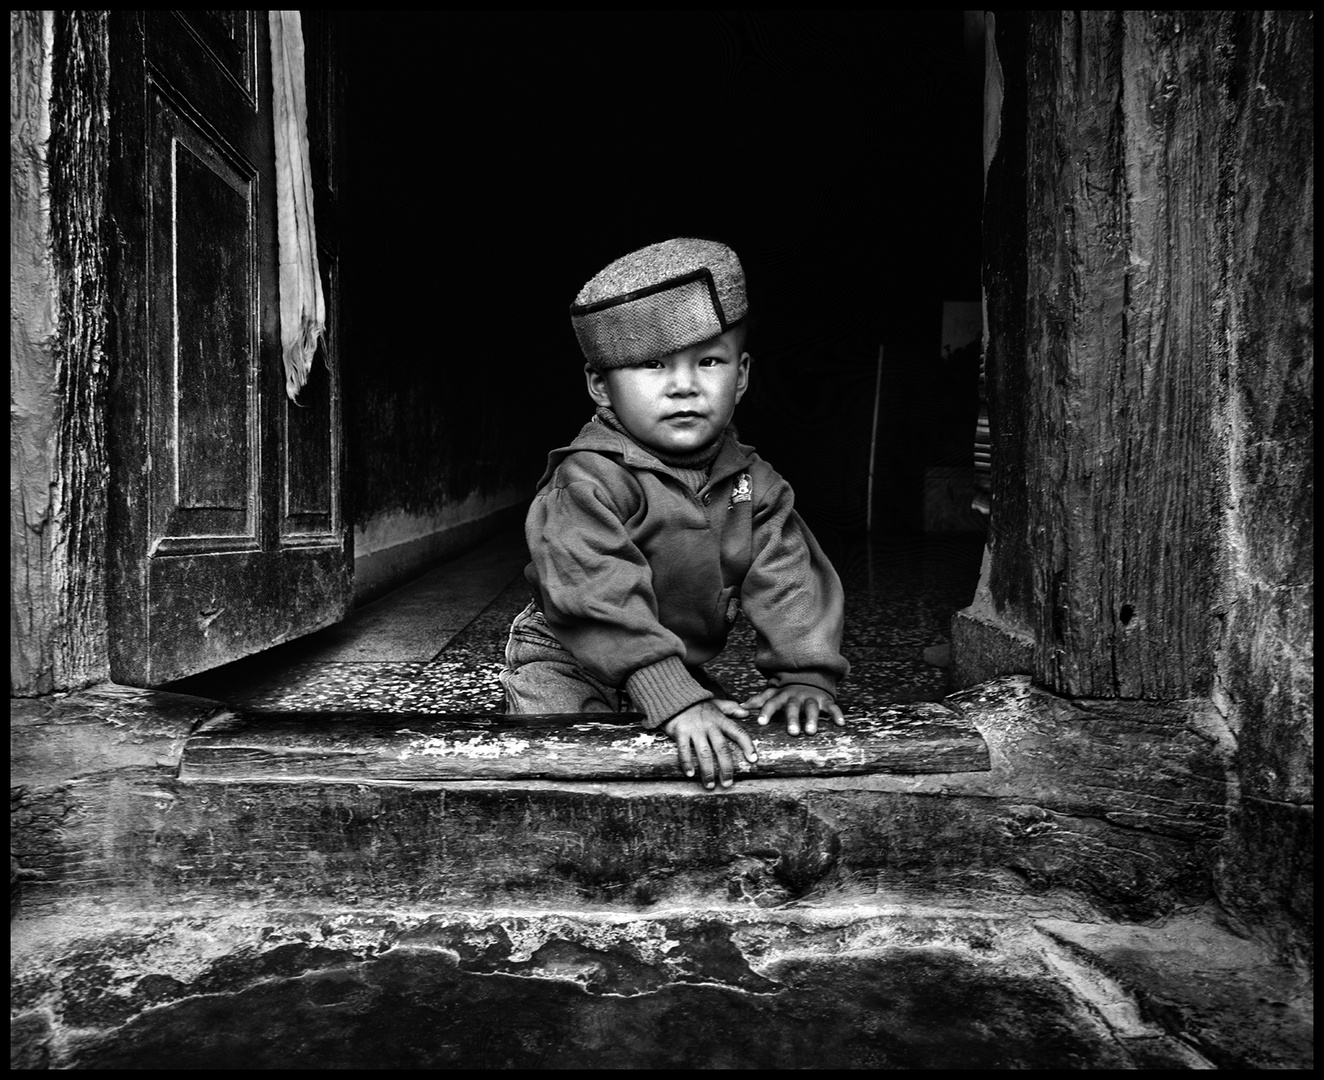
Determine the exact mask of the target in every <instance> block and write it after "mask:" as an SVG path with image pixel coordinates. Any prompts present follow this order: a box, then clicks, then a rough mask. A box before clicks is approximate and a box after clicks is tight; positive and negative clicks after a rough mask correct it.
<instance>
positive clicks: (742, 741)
mask: <svg viewBox="0 0 1324 1080" xmlns="http://www.w3.org/2000/svg"><path fill="white" fill-rule="evenodd" d="M748 715H749V713H748V712H747V711H746V710H745V709H744V708H743V707H741V706H740V705H737V704H736V703H735V702H734V701H725V700H710V701H700V702H698V703H697V704H695V705H691V706H690V707H689V708H688V709H686V710H685V711H684V712H681V713H677V714H676V715H675V716H673V717H672V718H671V719H670V720H668V721H667V722H666V723H665V724H663V725H662V730H663V731H665V732H666V733H667V735H668V736H670V738H671V739H672V740H674V741H675V743H676V750H677V753H678V754H679V755H680V771H681V772H683V773H684V774H685V775H686V776H693V775H694V770H695V763H696V762H697V764H698V770H699V781H700V783H702V784H703V786H704V787H706V788H712V786H713V783H714V780H715V779H716V780H720V781H721V783H722V787H730V786H731V785H732V784H733V783H734V782H735V772H736V764H735V758H734V757H733V756H732V751H731V744H732V743H735V744H736V745H737V746H739V747H740V749H741V750H743V751H744V754H745V760H746V761H750V762H754V761H757V760H758V753H757V752H756V751H755V750H754V740H753V739H751V738H750V737H749V735H748V734H747V733H746V732H745V729H744V727H743V726H741V725H740V724H738V723H736V720H735V719H734V718H744V717H746V716H748Z"/></svg>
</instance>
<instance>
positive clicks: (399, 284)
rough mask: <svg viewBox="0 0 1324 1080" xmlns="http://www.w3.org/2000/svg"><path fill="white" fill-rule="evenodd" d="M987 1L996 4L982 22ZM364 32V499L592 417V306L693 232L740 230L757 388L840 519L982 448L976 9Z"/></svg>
mask: <svg viewBox="0 0 1324 1080" xmlns="http://www.w3.org/2000/svg"><path fill="white" fill-rule="evenodd" d="M981 25H982V24H981ZM347 42H348V43H349V48H350V52H349V55H348V56H347V57H346V59H345V66H346V74H347V90H346V104H347V109H346V113H347V117H346V136H345V137H346V142H347V161H348V165H347V170H346V172H347V180H346V195H345V201H344V205H345V206H346V207H348V208H350V209H349V212H348V213H342V215H341V216H342V228H343V230H344V256H343V266H344V272H343V273H344V287H343V294H342V295H343V297H344V312H343V314H344V320H345V329H344V334H345V339H346V342H347V347H346V349H345V351H344V356H345V358H346V359H345V363H344V368H345V380H346V401H347V405H348V408H347V413H346V425H347V436H348V441H349V452H350V462H349V465H350V468H349V485H350V488H351V491H350V495H351V505H352V508H353V509H352V513H353V515H354V518H355V521H356V523H359V524H361V523H362V522H364V521H365V520H368V519H370V518H371V517H372V516H373V515H376V514H380V513H382V512H386V511H390V510H393V509H397V508H399V509H407V510H420V509H422V510H426V509H428V508H430V507H434V506H436V505H437V504H438V503H440V502H442V501H444V500H458V499H462V498H465V497H467V496H470V495H471V494H473V493H475V492H478V493H480V494H481V493H483V492H485V491H489V490H494V489H497V488H499V487H501V485H503V484H516V485H525V486H527V487H528V488H530V494H531V487H532V484H533V483H534V482H535V481H536V479H537V477H538V475H539V473H540V472H541V469H542V466H543V463H544V460H545V454H546V452H547V451H548V450H549V449H551V448H552V447H553V446H557V445H561V444H562V443H563V442H565V441H567V440H568V438H569V437H570V436H572V435H573V434H574V432H575V431H577V430H578V428H579V426H580V424H581V423H583V421H584V420H585V419H586V418H587V416H588V413H589V403H588V401H587V400H586V396H585V393H584V389H583V380H582V376H581V374H580V371H581V368H582V358H581V357H580V355H579V352H578V348H577V345H576V343H575V340H574V336H573V334H572V332H571V329H570V323H569V318H568V309H569V305H570V301H571V299H572V298H573V297H574V294H575V293H576V292H577V291H578V289H579V287H580V286H581V285H582V284H583V282H584V281H586V280H587V279H588V278H589V277H591V276H592V275H593V274H594V273H595V272H596V271H597V270H598V269H600V268H601V267H602V266H604V265H606V263H608V262H609V261H611V260H612V259H613V258H615V257H617V256H618V255H620V254H623V253H624V252H626V251H629V250H633V249H634V248H636V247H639V246H642V245H644V244H647V243H652V242H656V241H658V240H661V239H666V238H668V237H670V236H675V235H700V236H711V237H714V238H717V239H721V240H723V241H724V242H726V243H729V244H730V245H731V246H732V247H734V248H735V249H736V250H737V251H738V252H739V253H740V255H741V258H742V261H743V263H744V266H745V269H746V274H747V277H748V280H749V288H750V295H751V298H752V304H753V310H754V319H755V322H754V326H753V331H752V337H751V342H750V345H751V352H752V353H753V355H754V365H755V366H754V369H753V381H752V386H751V390H750V393H749V394H748V395H747V397H746V398H745V401H744V402H743V403H742V406H741V409H740V410H739V411H738V413H737V424H738V426H739V428H740V431H741V434H742V437H743V438H744V439H745V440H746V441H748V442H751V443H753V444H754V445H756V446H758V448H759V450H760V452H761V453H762V454H763V455H764V456H765V457H766V458H767V459H768V460H769V461H771V462H772V463H773V464H774V465H775V466H776V467H777V468H778V469H779V470H780V471H781V472H782V473H783V474H784V475H785V476H786V477H787V479H788V480H790V482H791V483H792V485H793V486H794V487H795V489H796V491H797V497H798V499H799V505H800V508H801V510H802V512H803V513H804V514H805V516H806V518H807V519H808V520H809V522H810V524H811V526H812V527H813V528H814V529H815V530H816V531H817V532H818V533H820V534H823V535H822V536H821V538H822V539H823V540H824V542H825V543H827V544H828V545H829V546H831V544H832V542H833V540H834V538H835V537H840V538H842V539H846V538H849V537H851V536H852V535H853V534H854V533H856V532H858V531H859V530H860V529H861V528H862V527H863V525H864V520H865V512H866V499H867V485H868V472H869V470H868V454H869V446H870V442H871V422H872V411H873V410H872V406H873V404H874V398H875V385H876V383H877V379H878V356H879V349H880V346H881V347H883V371H882V392H881V396H880V397H881V402H880V410H879V412H880V416H879V425H878V437H877V475H876V477H875V481H874V484H875V492H874V501H875V522H876V526H877V528H878V529H880V530H881V531H886V532H911V533H913V532H917V531H919V529H920V528H921V525H922V506H921V504H922V485H923V474H924V470H925V468H927V467H933V466H944V465H967V464H969V461H970V442H971V438H972V431H973V426H974V419H975V412H976V409H977V401H976V395H977V387H976V380H977V365H978V358H977V355H976V353H977V350H966V351H964V352H962V353H960V354H959V355H954V356H946V357H945V356H943V354H942V337H941V331H942V316H943V304H944V302H946V301H964V302H972V301H973V302H977V301H978V300H979V296H980V284H979V274H980V270H979V250H980V243H979V229H980V224H979V223H980V200H981V158H980V145H981V143H980V139H981V123H982V112H981V109H982V104H981V97H982V84H981V70H982V47H983V46H982V41H981V40H979V38H978V36H977V35H974V34H973V33H967V29H966V26H965V23H964V22H963V18H962V12H960V11H935V12H931V13H914V12H911V13H877V12H840V13H824V14H809V13H795V12H741V13H723V12H704V11H680V12H666V13H653V14H649V13H629V14H627V13H623V12H617V13H603V12H580V13H574V12H542V13H534V12H520V13H399V12H390V13H356V14H355V15H354V16H353V17H352V19H351V27H350V31H349V33H348V34H347Z"/></svg>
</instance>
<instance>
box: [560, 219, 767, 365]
mask: <svg viewBox="0 0 1324 1080" xmlns="http://www.w3.org/2000/svg"><path fill="white" fill-rule="evenodd" d="M748 312H749V302H748V300H747V299H746V297H745V271H744V270H743V269H742V268H741V266H740V259H739V258H737V257H736V253H735V252H734V251H732V250H731V249H730V248H729V247H727V246H726V245H725V244H719V243H717V242H716V241H714V240H694V239H690V238H686V237H679V238H677V239H675V240H667V241H665V242H664V243H661V244H650V245H649V246H648V247H645V248H640V249H639V250H638V251H634V252H631V253H630V254H629V255H625V256H623V257H621V258H619V259H617V260H616V261H615V262H614V263H612V264H611V265H610V266H608V267H607V268H606V269H605V270H603V271H601V272H600V273H598V274H597V275H595V276H594V277H593V278H592V279H591V280H590V281H589V283H588V284H587V285H585V286H584V287H583V288H582V289H580V290H579V295H578V296H576V297H575V302H574V303H573V304H572V305H571V307H570V322H571V323H572V324H573V326H574V328H575V336H576V337H577V338H579V347H580V348H581V349H583V350H584V358H585V359H586V360H588V362H589V363H590V364H592V365H593V367H595V368H598V369H600V370H601V369H605V368H616V367H626V366H627V365H629V364H638V363H642V362H643V361H645V360H656V359H657V358H658V357H660V356H666V355H667V354H668V353H673V352H679V351H680V350H681V349H688V348H689V347H690V346H691V345H697V344H698V343H699V342H701V341H707V340H708V339H709V338H712V337H716V336H717V335H718V334H721V333H724V332H725V331H727V330H729V329H730V328H731V327H732V326H734V325H735V324H736V323H738V322H739V321H740V320H741V319H743V318H744V317H745V316H746V315H747V314H748Z"/></svg>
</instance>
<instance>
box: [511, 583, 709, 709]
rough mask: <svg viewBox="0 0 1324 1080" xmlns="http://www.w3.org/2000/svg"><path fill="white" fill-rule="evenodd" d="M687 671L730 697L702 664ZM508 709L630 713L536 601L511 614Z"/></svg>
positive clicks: (620, 693) (625, 698)
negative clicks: (574, 651) (560, 638)
mask: <svg viewBox="0 0 1324 1080" xmlns="http://www.w3.org/2000/svg"><path fill="white" fill-rule="evenodd" d="M687 669H688V671H689V673H690V674H691V675H692V676H693V677H694V679H695V681H696V682H698V684H699V685H700V686H702V687H703V688H704V689H705V690H708V691H710V692H711V693H712V694H713V695H714V696H715V697H719V698H725V697H729V696H730V695H729V694H728V693H727V692H726V689H725V688H724V687H723V686H722V684H721V683H719V682H718V681H717V680H716V679H714V678H712V677H711V676H710V675H709V674H708V673H707V672H706V671H704V670H703V668H701V667H698V666H689V665H687ZM500 678H501V685H502V686H503V687H504V688H505V691H506V712H508V713H525V714H529V713H584V712H629V711H630V710H631V709H632V706H631V704H630V697H629V695H628V694H627V693H626V692H625V690H624V689H620V690H618V689H616V688H615V687H614V686H609V685H607V684H606V683H605V682H603V681H602V680H601V679H597V678H594V677H593V676H592V675H590V674H589V673H588V672H587V671H586V670H584V668H583V667H581V666H580V664H579V661H577V660H576V659H575V658H574V656H573V655H572V654H571V653H570V650H568V649H567V648H566V647H565V646H564V645H562V644H561V643H560V642H559V641H557V640H556V638H555V637H554V636H553V635H552V632H551V630H549V629H548V627H547V620H546V618H544V616H543V613H542V612H541V611H539V610H538V607H537V605H536V604H535V603H534V602H532V601H530V602H529V605H528V606H527V607H526V608H525V609H524V610H523V611H521V612H520V613H519V614H518V615H516V616H515V621H514V622H512V623H511V624H510V637H509V638H508V639H507V641H506V665H505V667H503V668H502V669H501V676H500Z"/></svg>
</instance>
